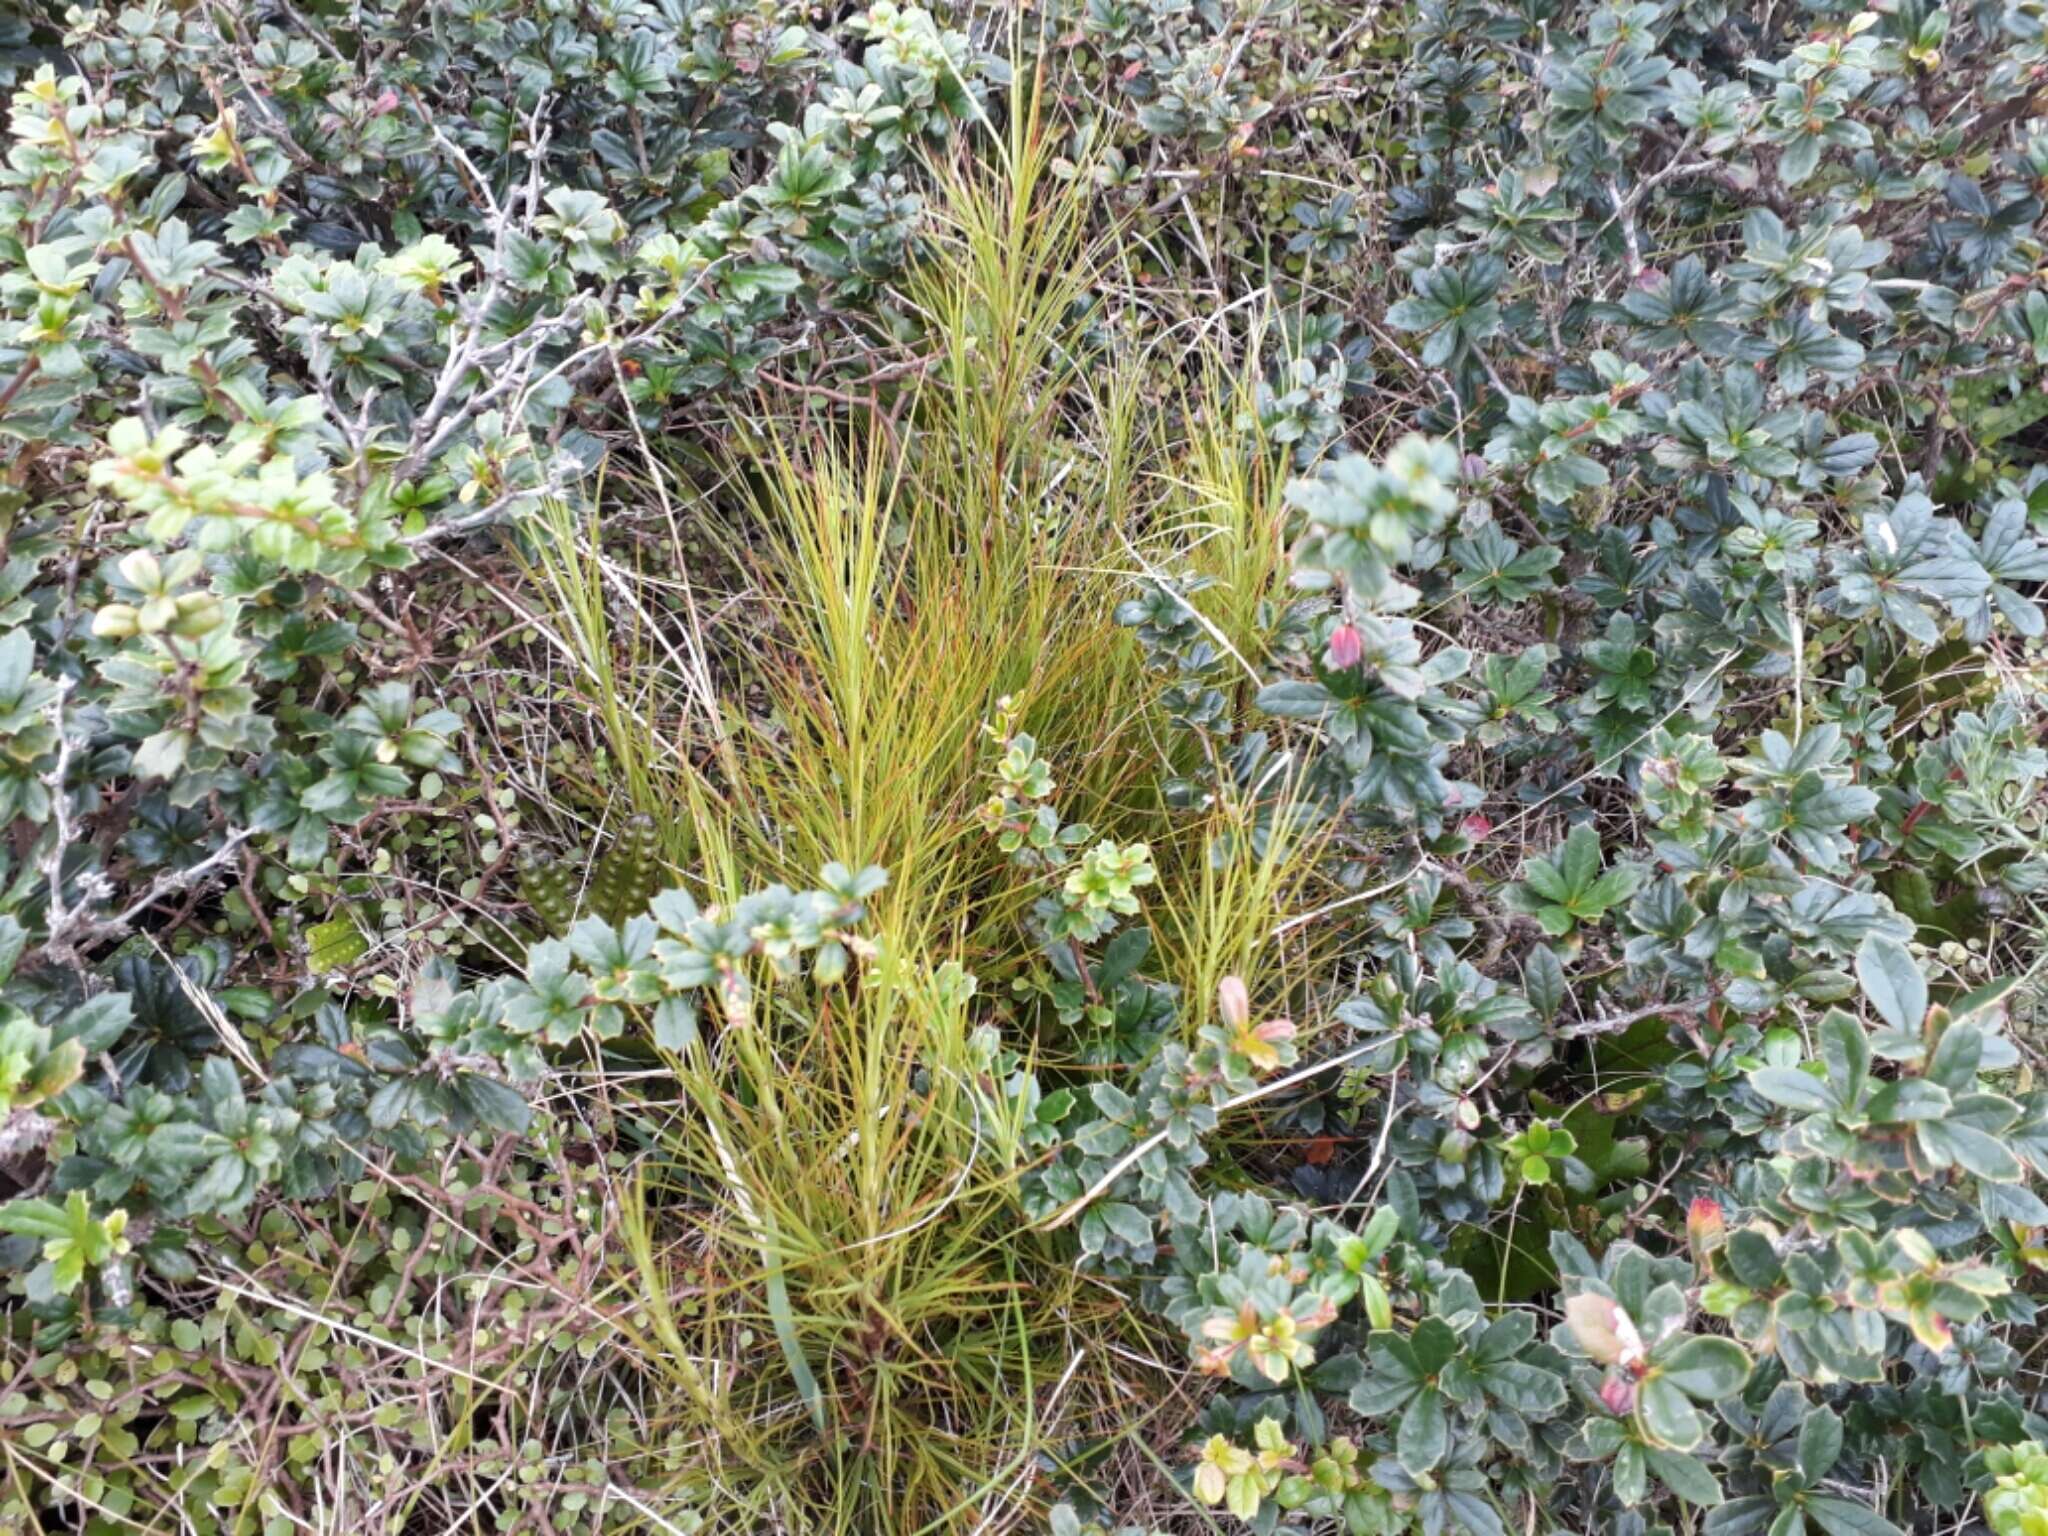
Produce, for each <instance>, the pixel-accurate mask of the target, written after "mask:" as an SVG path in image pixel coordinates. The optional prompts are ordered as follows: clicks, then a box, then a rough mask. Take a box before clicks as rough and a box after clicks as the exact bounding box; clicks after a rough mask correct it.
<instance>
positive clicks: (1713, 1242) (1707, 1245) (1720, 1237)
mask: <svg viewBox="0 0 2048 1536" xmlns="http://www.w3.org/2000/svg"><path fill="white" fill-rule="evenodd" d="M1685 1235H1686V1238H1687V1240H1688V1241H1689V1242H1690V1243H1691V1244H1692V1251H1693V1257H1694V1258H1696V1259H1702V1260H1704V1259H1705V1258H1706V1256H1707V1255H1708V1254H1710V1253H1712V1252H1714V1250H1715V1249H1717V1248H1719V1247H1720V1246H1721V1245H1722V1244H1723V1243H1725V1242H1727V1241H1728V1220H1727V1218H1726V1217H1725V1216H1723V1215H1722V1214H1721V1207H1720V1206H1719V1205H1717V1204H1716V1203H1715V1202H1714V1201H1712V1200H1709V1199H1708V1198H1707V1197H1706V1196H1705V1195H1701V1196H1699V1197H1697V1198H1696V1199H1695V1200H1694V1201H1693V1202H1692V1204H1691V1205H1690V1206H1689V1207H1687V1209H1686V1213H1685Z"/></svg>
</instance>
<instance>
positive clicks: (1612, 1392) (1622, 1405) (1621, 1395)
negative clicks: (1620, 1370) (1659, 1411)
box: [1600, 1376, 1636, 1418]
mask: <svg viewBox="0 0 2048 1536" xmlns="http://www.w3.org/2000/svg"><path fill="white" fill-rule="evenodd" d="M1600 1401H1601V1402H1602V1403H1604V1404H1605V1405H1606V1407H1607V1411H1608V1412H1609V1413H1611V1414H1613V1415H1615V1416H1616V1417H1617V1418H1619V1417H1620V1416H1621V1415H1622V1414H1625V1413H1630V1412H1632V1411H1634V1409H1635V1406H1636V1384H1635V1383H1634V1382H1633V1381H1630V1380H1629V1379H1628V1378H1627V1377H1626V1376H1609V1377H1608V1378H1607V1379H1606V1380H1604V1381H1602V1382H1601V1383H1600Z"/></svg>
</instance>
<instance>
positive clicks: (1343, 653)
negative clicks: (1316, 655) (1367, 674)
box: [1323, 621, 1365, 672]
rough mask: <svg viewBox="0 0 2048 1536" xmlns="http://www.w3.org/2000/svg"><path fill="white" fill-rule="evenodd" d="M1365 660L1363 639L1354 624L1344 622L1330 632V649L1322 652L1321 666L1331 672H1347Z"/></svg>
mask: <svg viewBox="0 0 2048 1536" xmlns="http://www.w3.org/2000/svg"><path fill="white" fill-rule="evenodd" d="M1364 659H1365V637H1364V636H1363V635H1361V634H1359V632H1358V626H1357V625H1356V624H1353V623H1350V622H1348V621H1347V622H1345V623H1343V624H1339V625H1338V626H1337V627H1336V628H1335V629H1333V630H1331V631H1330V648H1329V649H1328V650H1326V651H1324V652H1323V665H1324V666H1326V667H1328V668H1329V669H1330V670H1331V671H1332V672H1348V671H1350V670H1351V668H1353V667H1355V666H1357V665H1358V664H1359V662H1361V661H1363V660H1364Z"/></svg>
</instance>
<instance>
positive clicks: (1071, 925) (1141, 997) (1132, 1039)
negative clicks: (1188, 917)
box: [981, 699, 1175, 1060]
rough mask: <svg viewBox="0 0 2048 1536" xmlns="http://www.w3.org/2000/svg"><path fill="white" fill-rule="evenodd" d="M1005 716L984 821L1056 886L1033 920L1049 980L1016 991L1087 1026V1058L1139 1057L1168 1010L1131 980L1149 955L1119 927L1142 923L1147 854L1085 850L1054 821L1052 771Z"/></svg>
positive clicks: (997, 726) (1084, 828)
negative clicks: (1133, 920) (1041, 999)
mask: <svg viewBox="0 0 2048 1536" xmlns="http://www.w3.org/2000/svg"><path fill="white" fill-rule="evenodd" d="M1011 708H1012V706H1011V704H1010V701H1009V700H1007V699H1006V700H1002V701H1000V702H999V706H998V715H997V718H996V719H995V720H994V721H992V722H990V723H989V725H988V726H987V727H986V729H987V734H988V735H989V737H990V739H991V740H993V741H994V742H995V743H996V746H997V752H998V755H997V758H996V763H995V767H994V770H993V776H994V779H995V793H994V794H992V795H991V796H990V797H989V799H988V800H987V801H986V802H984V804H983V806H982V808H981V819H982V823H983V825H984V826H986V827H987V828H988V829H989V831H991V832H992V833H994V835H995V840H996V846H997V847H998V848H999V849H1001V850H1002V852H1003V853H1004V854H1006V855H1008V857H1009V859H1010V861H1011V863H1012V864H1014V865H1015V866H1016V867H1017V868H1019V869H1021V870H1025V871H1029V872H1032V873H1035V874H1043V875H1045V876H1047V877H1049V878H1050V879H1052V880H1053V881H1054V882H1056V883H1055V885H1054V888H1053V890H1052V891H1050V892H1049V893H1047V894H1045V895H1042V896H1040V897H1038V898H1037V899H1036V901H1034V902H1033V904H1032V908H1031V916H1030V928H1031V933H1032V937H1033V939H1034V940H1035V941H1036V943H1037V945H1038V947H1039V951H1040V953H1041V954H1042V955H1043V957H1044V959H1045V962H1046V974H1041V975H1038V976H1020V977H1019V978H1017V981H1016V982H1015V984H1014V985H1015V986H1016V989H1017V991H1018V992H1019V993H1020V994H1026V993H1032V992H1037V993H1041V994H1042V995H1043V996H1044V997H1045V998H1046V1000H1047V1001H1048V1002H1049V1003H1050V1004H1051V1005H1052V1007H1053V1010H1054V1012H1055V1014H1056V1015H1057V1017H1058V1020H1059V1022H1060V1024H1061V1025H1062V1026H1065V1027H1068V1028H1072V1027H1074V1026H1078V1025H1081V1024H1083V1023H1085V1024H1086V1026H1087V1028H1086V1030H1085V1031H1083V1032H1082V1034H1083V1038H1082V1041H1081V1045H1082V1049H1083V1051H1084V1053H1086V1054H1087V1055H1089V1056H1090V1057H1093V1058H1095V1059H1101V1060H1119V1059H1121V1060H1138V1059H1142V1058H1143V1057H1144V1056H1145V1055H1147V1054H1148V1053H1149V1052H1150V1051H1151V1049H1152V1047H1153V1046H1154V1045H1156V1044H1157V1042H1158V1039H1159V1036H1160V1032H1161V1031H1162V1030H1163V1029H1164V1028H1165V1027H1166V1025H1167V1024H1169V1023H1170V1022H1171V1021H1172V1018H1173V1014H1174V1006H1175V1005H1174V995H1173V992H1172V990H1171V989H1170V988H1167V987H1163V986H1161V985H1160V984H1158V983H1156V982H1152V981H1147V980H1146V979H1145V978H1143V977H1142V976H1140V975H1139V974H1138V968H1139V967H1140V966H1142V965H1143V964H1144V963H1145V959H1146V957H1147V956H1148V955H1149V954H1150V953H1151V952H1152V935H1151V932H1150V930H1149V929H1147V928H1146V927H1145V925H1144V924H1143V923H1142V922H1139V923H1129V924H1127V923H1126V919H1129V918H1133V917H1136V916H1138V915H1139V911H1140V907H1139V896H1138V892H1139V891H1140V890H1141V889H1143V888H1144V887H1146V886H1148V885H1151V884H1152V883H1153V881H1154V880H1156V879H1157V878H1158V872H1157V871H1156V870H1155V869H1154V868H1153V865H1152V850H1151V849H1150V848H1148V847H1147V846H1146V845H1145V844H1143V843H1130V844H1126V845H1119V844H1117V843H1115V842H1113V841H1110V840H1107V839H1104V840H1101V841H1096V842H1094V843H1093V845H1092V846H1090V840H1091V839H1093V838H1094V836H1095V833H1094V829H1093V828H1091V827H1089V826H1088V825H1086V824H1085V823H1083V822H1063V821H1062V820H1061V819H1060V814H1059V811H1058V809H1057V808H1056V807H1055V806H1054V804H1053V795H1054V791H1055V788H1056V785H1055V783H1054V780H1053V773H1052V765H1051V764H1050V763H1049V762H1047V761H1046V760H1045V759H1044V758H1043V757H1041V756H1039V753H1038V743H1037V741H1036V740H1035V739H1034V738H1033V737H1032V736H1030V735H1029V734H1028V733H1025V732H1021V731H1017V730H1015V729H1014V721H1013V719H1012V718H1011ZM1096 946H1099V948H1097V949H1095V952H1093V953H1091V949H1092V948H1095V947H1096Z"/></svg>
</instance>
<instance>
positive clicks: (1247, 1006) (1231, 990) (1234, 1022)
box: [1216, 976, 1252, 1029]
mask: <svg viewBox="0 0 2048 1536" xmlns="http://www.w3.org/2000/svg"><path fill="white" fill-rule="evenodd" d="M1216 1011H1217V1012H1218V1013H1220V1014H1221V1015H1222V1016H1223V1022H1224V1023H1225V1024H1227V1025H1229V1026H1230V1027H1231V1028H1232V1029H1243V1028H1244V1027H1245V1025H1247V1024H1249V1023H1250V1022H1251V1019H1252V999H1251V994H1250V993H1249V992H1247V991H1245V987H1244V978H1243V977H1241V976H1226V977H1224V978H1223V980H1221V981H1220V982H1218V983H1217V984H1216Z"/></svg>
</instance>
